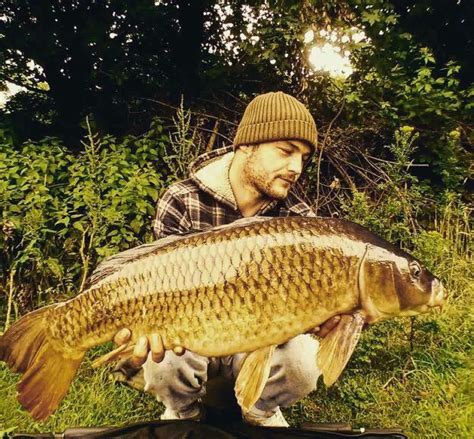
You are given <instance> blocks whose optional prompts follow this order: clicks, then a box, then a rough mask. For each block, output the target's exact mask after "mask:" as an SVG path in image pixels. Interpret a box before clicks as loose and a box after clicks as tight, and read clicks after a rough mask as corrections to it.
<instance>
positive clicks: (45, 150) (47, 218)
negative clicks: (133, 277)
mask: <svg viewBox="0 0 474 439" xmlns="http://www.w3.org/2000/svg"><path fill="white" fill-rule="evenodd" d="M168 142H169V139H168V137H167V136H166V135H165V134H164V133H163V129H162V126H161V124H160V123H159V121H156V122H155V123H154V124H153V125H152V127H151V129H150V130H149V131H148V132H147V133H146V134H145V135H143V136H141V137H134V136H127V137H125V138H124V139H123V140H121V141H118V140H117V139H115V138H114V137H112V136H104V137H103V138H102V139H99V138H98V136H97V135H92V134H91V132H90V131H89V135H88V137H87V139H86V142H84V150H83V151H82V152H81V153H79V154H77V155H72V154H71V153H69V152H68V151H67V149H66V148H65V147H64V146H63V145H62V144H61V143H60V142H59V141H58V140H57V139H54V138H47V139H44V140H43V141H42V142H40V143H32V142H30V143H26V144H25V145H23V147H22V149H21V150H20V151H17V150H15V149H13V148H12V146H11V144H8V143H3V144H1V145H0V148H1V149H0V205H1V207H2V208H1V214H2V224H3V227H4V231H6V233H4V234H2V235H0V240H1V241H0V245H1V247H2V248H3V254H4V257H2V265H1V266H0V269H1V272H0V274H1V276H2V283H3V286H4V288H5V289H6V288H7V284H8V276H9V274H10V273H12V272H14V273H16V277H15V282H17V287H18V288H20V289H21V286H22V285H23V283H25V284H28V285H30V287H29V288H31V286H34V289H36V290H39V291H41V290H46V289H48V288H49V287H55V288H57V287H58V286H59V287H60V288H57V289H56V292H55V294H56V295H62V294H71V293H75V292H77V289H78V288H80V287H81V285H82V284H83V282H84V280H85V278H86V276H87V275H88V274H90V269H91V268H92V267H94V266H95V265H96V264H97V262H98V261H100V260H101V259H103V258H104V257H106V256H109V255H111V254H113V253H116V252H118V251H120V250H123V249H126V248H129V247H131V246H134V245H138V244H140V243H143V242H145V241H149V240H151V239H152V230H151V223H152V218H153V215H154V204H155V202H156V200H157V198H158V195H159V193H160V191H161V190H162V188H163V180H164V179H165V178H166V175H165V174H166V172H167V168H166V166H163V161H162V160H163V159H162V157H163V153H164V151H165V144H166V143H168ZM25 288H28V286H25ZM53 300H54V299H53Z"/></svg>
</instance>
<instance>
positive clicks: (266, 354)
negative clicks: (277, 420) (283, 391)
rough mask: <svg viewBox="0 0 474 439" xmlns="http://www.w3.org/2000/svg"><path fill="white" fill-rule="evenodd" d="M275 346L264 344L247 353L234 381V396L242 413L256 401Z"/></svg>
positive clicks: (264, 380) (267, 374) (268, 370)
mask: <svg viewBox="0 0 474 439" xmlns="http://www.w3.org/2000/svg"><path fill="white" fill-rule="evenodd" d="M275 348H276V346H275V345H272V346H266V347H264V348H261V349H257V350H256V351H254V352H251V353H250V354H248V355H247V357H246V358H245V360H244V364H243V365H242V368H241V369H240V372H239V375H238V377H237V380H236V381H235V396H236V398H237V402H238V403H239V405H240V407H241V408H242V411H243V412H244V413H246V412H248V411H249V410H250V409H251V408H252V407H253V406H254V405H255V403H256V402H257V401H258V399H259V398H260V395H261V394H262V391H263V388H264V387H265V384H266V382H267V380H268V376H269V375H270V367H271V361H272V356H273V352H274V351H275Z"/></svg>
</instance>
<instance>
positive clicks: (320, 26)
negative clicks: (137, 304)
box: [0, 0, 474, 438]
mask: <svg viewBox="0 0 474 439" xmlns="http://www.w3.org/2000/svg"><path fill="white" fill-rule="evenodd" d="M154 3H155V4H154ZM178 6H179V7H178ZM472 9H473V4H472V2H465V1H463V0H461V1H458V2H454V1H450V0H443V1H439V2H429V1H416V2H415V1H412V2H406V1H403V2H402V1H397V0H392V1H385V0H373V1H363V0H350V1H343V2H341V1H337V2H336V1H334V2H333V1H324V2H323V1H321V2H319V1H311V2H309V1H270V2H252V1H247V2H245V1H238V0H231V1H223V0H222V1H205V0H201V1H192V2H190V1H177V0H171V1H161V2H152V1H145V0H137V1H135V2H125V1H123V2H121V1H114V2H111V1H103V2H95V1H92V0H91V1H86V0H76V1H72V2H47V3H46V2H41V1H27V0H22V1H18V0H15V1H8V0H6V1H5V2H4V10H3V11H1V13H0V59H1V60H2V62H1V63H0V81H3V82H4V81H7V80H8V81H9V82H11V83H16V84H21V85H22V86H24V87H25V91H23V92H20V93H18V94H16V95H15V96H14V97H12V98H11V99H10V100H9V101H8V103H7V105H6V106H5V108H3V109H2V110H0V225H1V232H0V316H1V317H0V324H1V326H0V328H1V329H0V330H4V329H5V328H7V327H8V326H9V325H10V324H11V323H12V322H13V321H14V320H15V319H16V318H18V317H19V316H20V315H22V314H24V313H26V312H27V311H29V310H32V309H34V308H37V307H39V306H41V305H44V304H46V303H50V302H54V301H59V300H63V299H65V298H68V297H71V296H73V295H74V294H76V293H77V291H78V290H79V289H80V288H81V285H82V284H83V282H84V281H85V279H86V277H87V275H88V274H90V272H91V270H93V268H94V267H95V266H96V265H97V263H98V262H99V261H100V260H102V259H103V258H105V257H107V256H108V255H110V254H113V253H116V252H117V251H120V250H124V249H126V248H130V247H132V246H135V245H138V244H141V243H143V242H148V241H150V240H152V239H153V238H152V232H151V230H152V229H151V223H152V218H153V214H154V205H155V202H156V200H157V198H158V197H159V195H160V194H161V193H162V191H163V190H164V189H165V188H166V187H167V185H169V184H170V183H171V182H172V181H175V180H176V179H178V178H182V177H183V176H184V175H185V169H186V165H187V164H188V163H189V162H190V160H191V159H192V158H193V157H195V156H196V155H197V154H198V153H199V152H202V151H205V150H208V149H212V148H216V147H218V146H222V145H224V144H227V143H228V142H229V141H230V139H232V136H233V133H234V131H235V127H236V123H238V120H239V116H240V114H241V113H242V111H243V109H244V108H245V104H246V103H247V102H248V101H249V100H250V99H251V98H252V97H253V96H254V95H255V94H257V93H260V92H265V91H270V90H277V89H279V90H284V91H287V92H289V93H291V94H293V95H295V96H297V97H298V98H299V99H301V100H302V101H304V102H306V103H307V105H308V107H309V108H310V109H311V111H312V113H313V115H314V117H315V119H316V122H317V125H318V129H319V134H320V149H319V151H318V153H317V154H316V155H315V156H314V157H313V160H312V163H311V164H310V166H309V167H308V169H307V172H306V175H305V179H304V181H302V184H301V186H300V188H299V191H300V194H301V196H302V197H303V198H305V199H306V200H307V201H308V203H310V204H311V205H312V206H313V208H314V209H315V210H316V211H317V212H318V213H319V214H321V215H330V216H344V217H347V218H349V219H352V220H354V221H356V222H359V223H361V224H364V225H366V226H367V227H369V228H370V229H371V230H373V231H375V232H376V233H378V234H380V235H382V236H384V237H386V238H387V239H389V240H390V241H392V242H394V243H396V244H398V245H400V246H402V247H404V248H406V249H408V250H409V251H411V252H412V253H414V254H415V255H416V256H418V257H419V258H420V259H421V260H422V261H424V262H425V263H426V264H427V265H428V267H429V268H431V269H432V270H433V271H434V272H435V273H436V274H437V275H438V276H439V277H440V278H441V279H442V281H443V282H444V284H445V286H446V289H447V293H448V301H447V305H446V307H445V309H444V311H443V313H442V314H441V315H436V316H424V317H420V318H416V319H412V320H410V319H406V320H405V321H402V320H400V321H391V322H387V323H384V324H380V325H377V326H375V327H373V328H371V329H369V330H367V331H366V332H365V334H364V337H363V340H362V342H361V344H360V345H359V347H358V349H357V350H356V355H355V356H354V358H353V359H352V360H351V363H350V364H349V367H348V369H347V370H346V372H345V373H344V375H343V377H342V379H341V380H340V381H339V382H338V383H337V384H336V385H335V386H334V388H331V389H329V390H325V389H324V388H323V387H322V386H321V387H320V388H319V389H318V390H317V391H316V392H314V393H313V394H312V395H310V396H309V397H308V398H306V399H305V400H304V401H302V402H300V403H298V404H296V405H295V406H293V407H292V408H290V409H289V410H287V411H286V414H287V415H288V417H289V418H290V419H291V422H292V423H293V424H294V425H296V424H298V423H300V422H303V421H305V420H311V421H318V422H319V421H320V422H351V423H353V424H354V425H356V426H365V427H392V426H403V427H404V428H405V429H406V430H407V431H408V432H410V433H412V435H413V437H432V438H438V437H446V438H448V437H451V438H460V437H466V438H468V437H472V436H473V433H474V432H473V427H472V426H473V425H474V416H473V415H474V413H473V412H474V410H473V408H474V401H473V395H472V384H471V383H472V382H473V373H472V361H473V358H472V336H470V335H471V334H472V331H473V318H472V315H471V314H472V312H471V310H472V305H473V303H472V290H473V277H472V273H473V266H472V230H471V224H472V222H471V218H472V194H471V188H472V186H470V185H471V180H470V177H471V172H472V165H471V163H472V154H471V153H470V148H471V146H472V141H473V132H472V126H473V123H472V114H473V112H472V110H473V104H472V97H473V95H474V89H473V86H472V83H471V82H470V78H471V77H472V72H473V66H472V62H473V58H472V56H468V54H469V53H472V17H474V13H473V12H474V11H472ZM469 11H471V12H469ZM1 14H3V15H1ZM308 29H313V30H314V31H315V34H316V37H315V40H314V41H313V43H314V44H317V43H321V44H323V43H324V41H325V38H326V37H324V36H323V35H321V32H320V31H321V30H325V31H327V32H332V33H333V34H334V35H336V34H337V35H339V36H335V37H334V38H336V39H337V38H339V39H338V40H337V41H338V44H340V45H341V47H342V49H344V50H349V51H350V53H351V55H350V57H351V62H352V65H353V69H354V72H353V73H352V75H350V76H349V77H347V78H342V77H333V76H331V75H329V74H327V73H324V72H315V71H314V70H312V68H311V65H310V64H309V62H308V61H307V55H308V52H309V50H310V45H308V44H307V43H305V40H304V35H305V33H306V31H307V30H308ZM362 30H363V31H364V33H365V35H366V38H365V39H363V40H361V41H359V42H355V40H354V39H351V38H349V40H347V39H346V40H343V39H342V36H344V35H348V36H351V35H354V33H357V32H360V31H362ZM257 38H258V40H257ZM343 41H345V42H343ZM313 43H312V44H313ZM31 61H34V63H33V64H32V63H31ZM188 108H189V109H190V111H188V110H187V109H188ZM102 350H103V348H101V349H98V350H96V351H95V352H92V353H91V354H90V356H89V357H88V360H87V361H86V363H85V364H84V365H83V367H81V371H80V375H79V378H78V379H76V380H75V382H74V385H73V388H72V389H71V391H70V392H69V394H68V396H67V397H66V400H65V401H64V402H63V404H62V406H61V408H60V409H59V410H58V412H57V413H55V414H54V415H53V416H52V417H51V419H50V420H49V421H48V422H47V423H46V424H37V423H34V422H32V421H31V419H30V418H29V417H28V416H27V415H26V414H25V412H24V411H22V410H21V409H20V407H19V405H18V403H17V402H16V399H15V384H16V382H17V377H16V376H14V375H13V374H11V373H10V372H9V371H8V370H7V369H6V368H5V367H4V365H1V366H0V430H2V429H3V430H6V431H29V432H39V431H43V432H46V431H53V430H54V431H62V430H64V429H66V428H68V427H73V426H79V425H82V426H86V425H106V424H107V425H123V424H126V423H130V422H134V421H138V420H149V419H156V418H157V417H158V415H159V413H160V411H161V410H162V406H160V405H159V404H158V403H156V402H155V401H153V399H152V398H151V397H149V396H147V395H143V394H139V393H137V392H136V391H134V390H132V389H128V388H125V387H123V386H118V385H115V384H114V383H113V382H112V381H111V379H110V378H109V376H108V370H107V369H103V370H101V371H99V372H98V373H97V372H94V373H93V372H92V370H91V368H90V363H89V360H90V358H92V357H94V356H97V355H99V353H100V352H102ZM111 401H112V403H111Z"/></svg>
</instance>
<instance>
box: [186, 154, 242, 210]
mask: <svg viewBox="0 0 474 439" xmlns="http://www.w3.org/2000/svg"><path fill="white" fill-rule="evenodd" d="M233 158H234V149H233V147H232V146H228V147H225V148H219V149H215V150H214V151H210V152H208V153H205V154H202V155H200V156H199V157H198V158H197V159H196V160H194V162H192V163H191V165H190V166H189V176H190V178H191V179H192V180H193V181H194V182H195V183H196V184H197V185H198V186H199V187H200V188H201V189H202V190H203V191H205V192H208V193H209V194H211V195H212V196H213V197H214V198H216V199H218V200H219V201H220V202H222V203H225V204H227V205H229V206H230V207H232V208H233V209H236V210H238V207H237V202H236V201H235V196H234V192H233V191H232V186H231V185H230V179H229V169H230V165H231V163H232V159H233Z"/></svg>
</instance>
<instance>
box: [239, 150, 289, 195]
mask: <svg viewBox="0 0 474 439" xmlns="http://www.w3.org/2000/svg"><path fill="white" fill-rule="evenodd" d="M279 177H280V176H274V177H272V176H271V175H269V174H268V173H267V172H266V171H265V170H264V169H263V167H262V166H261V159H259V158H258V157H257V153H256V152H253V153H252V154H251V155H250V157H249V159H248V160H247V163H246V166H245V167H244V175H243V178H244V181H246V183H247V184H248V185H249V186H251V187H253V188H254V189H255V190H256V191H257V192H258V193H259V194H260V195H261V196H262V197H264V198H268V199H271V200H284V199H285V198H286V197H287V196H288V192H289V190H290V188H291V186H292V185H291V184H290V183H285V182H284V181H283V180H281V178H279ZM285 178H287V177H285Z"/></svg>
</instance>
